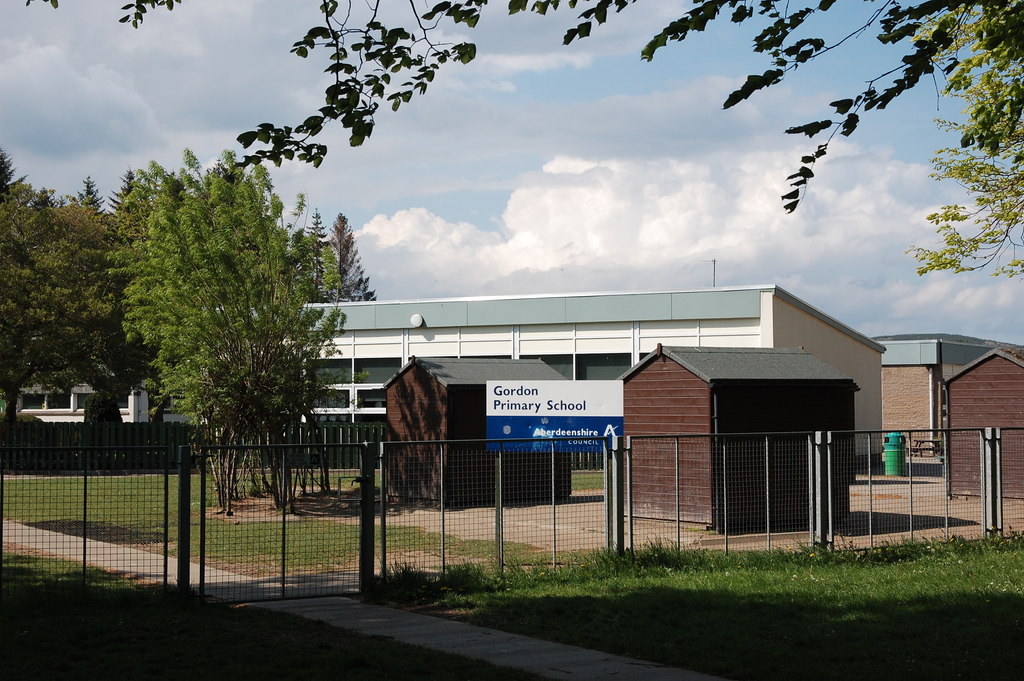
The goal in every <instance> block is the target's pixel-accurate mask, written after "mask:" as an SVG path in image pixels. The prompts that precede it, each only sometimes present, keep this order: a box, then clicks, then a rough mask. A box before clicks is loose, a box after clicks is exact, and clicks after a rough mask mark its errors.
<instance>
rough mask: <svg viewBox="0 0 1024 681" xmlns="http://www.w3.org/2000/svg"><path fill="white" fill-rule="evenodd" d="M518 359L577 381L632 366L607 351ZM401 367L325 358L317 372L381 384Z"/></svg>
mask: <svg viewBox="0 0 1024 681" xmlns="http://www.w3.org/2000/svg"><path fill="white" fill-rule="evenodd" d="M476 359H511V356H510V355H496V356H488V357H478V358H476ZM522 359H539V360H542V361H543V362H544V363H545V364H547V365H548V366H550V367H551V368H552V369H554V370H555V371H557V372H558V373H560V374H562V375H563V376H565V377H566V378H568V379H576V380H578V381H588V380H612V379H616V378H618V377H619V376H621V375H622V374H624V373H625V372H626V371H627V370H628V369H629V368H630V367H631V366H633V361H632V357H631V356H630V354H629V353H628V352H619V353H607V354H602V355H576V356H575V362H574V361H573V355H571V354H566V355H523V356H522ZM401 368H402V360H400V359H398V358H397V357H382V358H364V359H355V360H351V359H329V360H324V362H323V366H322V367H321V369H320V370H321V371H322V372H324V373H325V374H330V375H331V377H332V378H333V379H334V382H335V383H338V384H342V383H350V382H351V380H352V376H353V372H355V375H356V377H357V378H358V379H359V380H358V381H357V382H358V383H367V384H377V385H380V384H383V383H384V382H386V381H387V380H388V379H389V378H391V377H392V376H394V375H395V374H396V373H397V372H398V370H399V369H401Z"/></svg>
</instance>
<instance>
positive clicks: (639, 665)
mask: <svg viewBox="0 0 1024 681" xmlns="http://www.w3.org/2000/svg"><path fill="white" fill-rule="evenodd" d="M247 605H248V607H259V608H266V609H267V610H275V611H278V612H288V613H292V614H294V615H300V616H302V617H308V618H310V619H315V620H320V621H323V622H325V623H327V624H330V625H332V626H336V627H340V628H343V629H349V630H352V631H357V632H359V633H362V634H368V635H371V636H382V637H385V638H390V639H394V640H396V641H401V642H402V643H409V644H412V645H417V646H422V647H424V648H431V649H433V650H439V651H441V652H445V653H454V654H456V655H462V656H464V657H472V658H476V659H480V660H486V661H487V662H490V663H492V664H495V665H500V666H502V667H511V668H514V669H521V670H523V671H527V672H532V673H534V674H537V675H539V676H543V677H546V678H549V679H563V680H573V681H611V680H618V681H622V680H628V681H723V680H722V679H721V678H720V677H717V676H709V675H707V674H700V673H698V672H691V671H687V670H685V669H679V668H676V667H668V666H666V665H662V664H656V663H654V662H646V661H644V660H636V659H632V658H629V657H622V656H620V655H610V654H608V653H602V652H599V651H595V650H588V649H586V648H580V647H577V646H570V645H564V644H561V643H552V642H551V641H542V640H539V639H535V638H530V637H528V636H520V635H518V634H509V633H506V632H503V631H497V630H495V629H487V628H484V627H478V626H474V625H472V624H465V623H462V622H455V621H453V620H447V619H443V618H440V617H432V616H430V615H420V614H417V613H413V612H407V611H405V610H398V609H395V608H388V607H385V606H380V605H371V604H368V603H362V602H360V601H356V600H353V599H351V598H344V597H340V596H331V597H325V598H310V599H303V600H290V601H270V602H261V603H250V604H247Z"/></svg>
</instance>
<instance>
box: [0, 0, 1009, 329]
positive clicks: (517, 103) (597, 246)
mask: <svg viewBox="0 0 1024 681" xmlns="http://www.w3.org/2000/svg"><path fill="white" fill-rule="evenodd" d="M121 4H122V3H117V2H111V3H99V2H89V3H86V2H82V1H79V2H71V1H70V0H65V1H64V2H62V3H61V4H60V7H59V9H56V10H55V9H53V8H51V7H50V6H49V3H46V2H41V1H38V0H37V1H36V2H34V3H33V4H31V5H30V6H28V7H26V6H24V3H21V2H12V3H6V4H5V6H4V8H3V9H0V97H2V102H3V105H2V106H0V147H2V148H3V149H4V150H5V151H6V152H7V153H8V154H9V155H10V156H11V157H12V159H13V161H14V164H15V166H16V169H17V172H18V174H19V175H27V180H28V181H29V182H31V183H32V184H33V185H35V186H37V187H38V186H45V187H49V188H52V189H54V190H56V191H57V192H58V193H61V194H74V193H76V192H78V191H79V190H80V189H81V187H82V181H83V179H84V178H85V177H86V176H90V177H91V178H92V179H93V180H94V181H95V182H96V183H97V185H98V186H99V189H100V191H101V193H102V194H103V195H104V196H109V195H111V194H113V193H114V192H115V191H116V190H117V188H118V187H119V186H120V178H121V176H122V175H123V174H124V172H125V171H126V170H127V169H129V168H133V169H139V168H144V167H146V166H147V165H148V164H149V163H150V162H152V161H155V162H157V163H159V164H160V165H162V166H164V167H167V168H177V167H180V166H181V159H182V152H183V150H184V149H186V148H188V149H191V150H192V151H193V152H194V153H195V154H196V155H197V156H198V157H199V159H200V160H201V161H204V162H212V160H213V159H215V158H216V157H218V156H219V155H220V153H221V152H222V151H223V150H227V149H231V150H236V151H240V148H239V147H238V146H237V143H236V142H235V137H236V136H237V135H238V134H239V133H241V132H243V131H245V130H249V129H252V128H253V127H255V126H256V125H258V124H259V123H262V122H274V123H279V124H282V123H291V124H294V123H297V122H299V121H301V120H303V119H304V118H305V117H306V116H307V115H309V114H310V113H312V112H314V111H315V109H316V108H317V107H318V106H320V104H321V102H322V97H323V94H322V93H323V89H324V87H325V86H326V84H327V83H328V81H327V77H326V76H325V75H324V74H323V73H322V69H323V67H324V63H323V62H321V61H319V58H318V53H317V52H315V51H314V53H313V54H312V55H311V56H310V57H309V58H308V59H305V60H303V59H300V58H297V57H295V56H294V55H291V54H289V50H290V48H291V46H292V44H293V43H294V42H295V41H296V40H298V39H299V38H301V37H302V36H303V35H304V34H305V31H306V29H308V28H309V27H310V26H313V25H315V24H316V22H317V7H318V5H319V2H314V1H313V0H308V1H306V2H298V1H295V0H293V1H292V2H288V3H283V2H279V1H277V0H218V1H217V2H216V3H211V2H208V3H199V2H194V1H191V0H185V2H184V4H183V5H181V6H178V8H177V9H175V10H174V11H173V12H167V11H165V10H158V11H152V12H151V13H149V14H147V18H146V21H145V22H144V23H143V25H142V26H141V27H140V28H138V29H133V28H132V27H131V26H130V25H125V24H120V23H119V22H118V19H119V18H120V17H121V16H122V14H123V12H122V11H120V10H119V9H118V8H119V6H120V5H121ZM343 4H345V3H343ZM384 4H385V6H386V7H385V10H386V11H393V12H396V14H395V15H394V17H395V18H397V19H399V20H402V21H405V20H407V18H408V16H409V15H408V3H404V2H403V3H398V2H393V1H392V0H385V3H384ZM581 4H582V3H581ZM841 4H842V3H841ZM353 5H354V7H355V11H356V13H357V14H358V11H359V9H360V5H359V3H358V2H356V3H353ZM503 6H504V3H501V2H496V3H494V5H493V6H492V7H488V8H487V10H486V11H485V12H484V15H483V18H482V19H481V21H480V23H479V25H478V26H477V27H476V28H475V29H467V28H465V27H454V26H450V25H449V26H445V27H443V28H442V29H441V32H440V33H438V36H439V38H442V39H444V40H452V41H456V40H465V39H469V40H472V41H474V42H475V43H476V44H477V45H478V57H477V59H476V61H474V62H473V63H471V64H469V65H462V64H453V65H449V66H446V67H444V68H443V69H442V71H441V72H440V73H439V75H438V77H437V79H436V80H435V81H434V83H433V84H432V85H431V87H430V89H429V90H428V92H427V94H426V95H424V96H422V97H417V98H414V99H413V101H412V102H411V103H410V104H408V105H406V106H404V107H402V108H401V109H400V110H399V111H398V112H395V113H393V112H391V111H389V110H388V111H383V112H382V113H381V114H380V115H379V116H378V118H377V126H376V129H375V131H374V133H373V135H372V137H370V139H369V140H368V141H367V142H366V144H364V145H363V146H362V147H358V148H352V147H349V145H348V143H347V134H346V133H345V131H344V130H342V129H341V128H340V126H334V127H328V128H326V129H325V131H324V133H322V134H321V136H320V137H319V138H318V141H320V142H323V143H326V144H327V145H328V147H329V152H328V156H327V159H326V160H325V161H324V163H323V164H322V165H321V166H320V167H319V168H313V167H312V166H309V165H305V164H301V163H286V164H284V165H283V166H281V167H280V168H272V176H273V178H274V182H275V187H276V189H277V191H278V193H279V194H280V195H281V196H282V198H284V199H285V201H286V202H292V201H294V199H295V197H296V196H297V195H298V194H300V193H301V194H303V195H305V196H306V198H307V202H308V205H309V206H310V208H315V209H318V210H319V211H320V213H321V214H322V215H323V216H324V220H325V222H327V223H328V224H330V222H332V221H333V219H334V217H335V216H336V215H337V214H339V213H343V214H344V215H346V216H347V217H348V219H349V221H350V224H351V225H352V226H353V228H354V229H355V232H356V238H357V245H358V248H359V252H360V255H361V258H362V262H363V266H364V268H365V270H366V272H367V274H368V275H369V277H370V284H371V288H374V289H375V290H376V292H377V296H378V299H380V300H396V299H399V300H409V299H422V298H434V297H451V296H458V297H462V296H491V295H520V294H536V293H570V292H588V291H662V290H678V289H692V288H704V287H710V286H712V285H717V286H744V285H762V284H777V285H779V286H781V287H783V288H785V289H786V290H788V291H790V292H791V293H793V294H794V295H796V296H797V297H799V298H801V299H803V300H804V301H806V302H808V303H809V304H811V305H813V306H815V307H817V308H819V309H821V310H823V311H824V312H826V313H827V314H829V315H831V316H833V317H835V318H837V319H839V320H840V321H842V322H844V323H846V324H848V325H850V326H852V327H854V328H855V329H857V330H859V331H861V332H862V333H865V334H867V335H870V336H876V335H883V334H899V333H959V334H966V335H971V336H978V337H983V338H990V339H995V340H1000V341H1007V342H1014V343H1021V344H1024V315H1021V314H1019V310H1020V309H1021V306H1020V303H1019V302H1018V301H1019V300H1020V297H1021V296H1020V286H1021V282H1018V281H1016V280H1013V279H1006V278H1003V277H993V276H991V274H990V273H989V272H980V273H970V274H957V275H953V274H946V273H938V274H936V273H931V274H927V275H925V276H918V275H917V274H916V261H915V259H914V258H913V256H912V255H910V254H908V253H907V251H908V249H910V248H912V247H914V246H925V247H928V246H936V245H937V244H938V237H937V236H936V234H935V230H934V227H933V226H932V225H931V223H929V222H928V221H927V219H926V216H927V215H928V214H929V213H932V212H934V211H935V210H936V209H938V208H939V207H941V206H943V205H945V204H948V203H958V202H959V203H963V202H966V201H967V200H968V199H967V198H966V197H965V195H964V192H963V190H962V189H961V188H960V187H959V186H957V185H956V184H954V183H951V182H938V181H936V180H934V179H932V178H931V176H930V175H931V172H932V169H931V165H930V160H931V158H932V157H933V156H934V152H935V150H936V149H939V148H942V147H945V146H951V145H953V144H955V140H952V139H950V138H949V137H948V136H947V135H946V133H943V132H941V131H940V130H938V129H937V128H936V126H935V125H934V123H933V121H934V119H935V118H937V117H942V118H947V119H954V118H956V117H957V116H958V112H959V110H960V109H961V108H962V104H961V103H960V102H958V101H956V100H950V99H945V98H942V97H941V96H940V95H939V89H940V87H941V84H934V83H925V84H923V85H922V86H920V87H919V88H918V89H917V90H915V91H914V92H912V93H911V94H910V95H908V96H905V97H904V98H901V99H900V100H897V102H896V103H895V104H894V105H892V106H891V107H890V108H889V109H888V110H886V111H884V112H878V113H877V114H870V115H866V116H864V121H863V123H862V126H861V129H859V130H858V131H857V132H856V133H855V134H854V135H853V136H852V137H850V138H848V139H846V138H843V139H840V140H838V141H836V142H834V143H833V144H832V146H831V148H830V151H829V154H828V156H826V157H825V158H824V159H823V160H822V161H821V162H820V163H819V164H818V165H817V167H816V168H815V172H816V174H817V176H816V177H815V179H814V180H813V181H812V183H811V188H810V192H809V194H808V196H807V197H806V199H805V200H804V201H803V203H802V205H801V206H800V207H799V208H798V210H797V211H796V212H795V213H793V214H787V213H785V212H784V211H783V209H782V202H781V200H780V198H779V197H780V195H781V194H784V193H786V192H787V191H788V190H789V188H788V184H787V180H786V177H787V176H788V175H789V174H790V173H793V172H795V171H796V169H797V168H798V167H799V159H800V156H802V155H803V154H806V153H808V152H809V151H812V150H813V149H814V147H815V145H816V144H817V142H818V140H813V141H812V140H808V139H807V138H806V137H797V136H793V135H786V134H784V132H783V131H784V130H785V129H786V128H787V127H790V126H792V125H796V124H800V123H804V122H807V121H810V120H816V119H819V118H827V117H828V116H829V113H830V110H829V109H828V107H827V104H828V102H830V101H833V100H835V99H840V98H842V97H847V96H852V95H853V94H855V93H856V92H859V91H860V88H861V87H862V86H863V83H864V81H865V80H867V79H868V78H870V77H872V76H875V75H877V74H878V73H881V72H884V71H886V70H888V68H891V67H892V66H894V65H895V63H896V61H897V60H898V55H896V53H895V52H893V51H892V50H886V49H885V48H883V47H882V46H880V45H878V44H877V43H875V42H873V41H871V40H870V39H868V38H861V39H858V40H856V41H853V42H851V43H849V44H847V45H845V46H844V47H843V48H842V49H840V50H836V51H834V52H831V53H829V54H827V55H826V56H825V57H824V58H823V59H821V60H820V62H818V63H813V64H810V65H807V66H805V67H803V68H802V69H800V70H798V71H796V72H794V73H793V74H790V76H787V79H786V81H785V83H784V84H783V85H781V86H776V87H773V88H771V89H769V90H767V91H764V92H762V93H759V94H757V95H755V96H754V98H753V99H752V100H750V101H748V102H745V103H743V104H741V105H739V106H736V107H734V108H732V109H728V110H723V108H722V102H723V101H724V100H725V98H726V96H727V95H728V93H729V92H730V91H732V90H733V89H734V88H736V87H737V86H738V85H739V84H740V83H741V82H742V81H743V80H744V79H745V77H746V75H747V74H749V73H755V72H758V73H759V72H761V71H763V70H764V69H765V68H766V67H767V64H766V62H765V60H764V58H763V57H761V56H758V55H754V54H752V52H751V50H750V47H749V35H748V34H749V31H747V32H746V33H745V32H744V31H743V30H741V29H738V28H736V27H734V26H732V25H730V24H728V22H726V23H723V25H722V26H719V27H716V28H714V29H713V30H712V31H710V32H708V33H707V34H705V35H699V36H695V39H693V40H692V41H691V40H690V39H688V40H687V41H686V42H685V43H683V44H678V43H674V44H671V45H669V46H667V47H665V48H663V49H662V50H660V51H659V52H658V54H657V56H656V58H655V59H654V61H652V62H645V61H642V60H641V59H640V57H639V54H640V49H641V48H642V47H643V45H644V44H645V43H646V41H647V39H648V38H649V37H650V36H651V35H653V34H654V33H656V32H658V31H659V30H660V29H661V28H662V26H664V25H665V24H667V23H668V22H669V21H671V20H672V19H674V18H677V17H679V16H681V15H682V14H683V13H684V12H685V11H686V8H687V7H689V6H690V3H688V2H685V1H684V0H657V1H656V2H643V3H638V4H636V5H633V6H630V7H629V8H627V10H626V11H625V12H623V13H622V14H619V15H616V16H614V17H613V18H612V19H611V20H610V21H609V23H608V24H606V25H605V26H603V27H600V28H598V29H596V30H595V31H594V33H593V35H592V36H591V37H589V38H587V39H586V40H583V41H579V42H577V43H575V44H574V45H571V46H569V47H566V46H563V45H562V40H561V37H562V34H563V33H564V31H565V29H566V28H567V27H569V26H572V25H574V24H575V23H576V22H575V21H574V19H575V12H574V11H572V10H567V9H563V10H560V11H558V12H556V13H554V14H552V15H549V16H546V17H541V16H537V15H530V14H520V15H515V16H511V17H509V16H507V15H506V14H504V13H503V12H502V10H503ZM868 7H870V5H868ZM577 11H578V10H577ZM840 11H842V12H845V14H836V15H835V16H830V17H826V19H827V21H826V22H825V24H824V25H823V26H822V30H823V31H825V32H826V34H829V32H831V34H833V35H834V34H835V32H836V31H840V30H843V29H844V28H846V27H848V26H853V25H856V20H857V19H858V18H859V17H860V16H861V14H862V13H863V12H864V8H863V7H858V3H846V4H843V7H842V8H841V10H840ZM402 12H405V14H402Z"/></svg>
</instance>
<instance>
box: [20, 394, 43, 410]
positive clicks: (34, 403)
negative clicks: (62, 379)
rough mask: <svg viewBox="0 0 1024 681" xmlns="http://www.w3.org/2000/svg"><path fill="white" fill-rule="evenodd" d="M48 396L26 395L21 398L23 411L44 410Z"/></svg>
mask: <svg viewBox="0 0 1024 681" xmlns="http://www.w3.org/2000/svg"><path fill="white" fill-rule="evenodd" d="M45 402H46V395H39V394H35V393H25V394H24V395H22V396H21V408H22V409H42V408H43V407H44V406H45Z"/></svg>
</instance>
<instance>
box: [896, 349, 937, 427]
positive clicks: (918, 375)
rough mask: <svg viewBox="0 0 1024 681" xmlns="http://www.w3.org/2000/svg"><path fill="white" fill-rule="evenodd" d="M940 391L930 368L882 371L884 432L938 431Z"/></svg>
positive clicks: (921, 366)
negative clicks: (934, 429) (934, 428)
mask: <svg viewBox="0 0 1024 681" xmlns="http://www.w3.org/2000/svg"><path fill="white" fill-rule="evenodd" d="M939 389H940V386H939V385H938V384H936V383H935V382H934V379H933V378H932V371H931V370H930V368H929V367H927V366H923V365H919V366H891V367H883V368H882V427H883V428H884V429H885V430H927V429H930V428H933V427H937V425H938V418H939V417H938V404H939V399H938V398H939V396H940V394H939ZM932 424H936V425H934V426H933V425H932Z"/></svg>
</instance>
